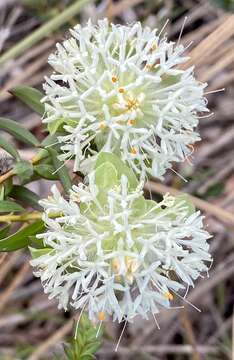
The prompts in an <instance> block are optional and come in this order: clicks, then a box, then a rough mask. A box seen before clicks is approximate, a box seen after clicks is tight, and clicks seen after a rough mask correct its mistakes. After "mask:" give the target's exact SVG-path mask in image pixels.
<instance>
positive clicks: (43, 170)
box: [34, 164, 58, 180]
mask: <svg viewBox="0 0 234 360" xmlns="http://www.w3.org/2000/svg"><path fill="white" fill-rule="evenodd" d="M34 171H35V172H36V173H37V174H38V175H39V176H40V177H42V178H43V179H47V180H58V175H57V174H53V172H54V167H53V166H52V165H50V164H40V165H35V166H34Z"/></svg>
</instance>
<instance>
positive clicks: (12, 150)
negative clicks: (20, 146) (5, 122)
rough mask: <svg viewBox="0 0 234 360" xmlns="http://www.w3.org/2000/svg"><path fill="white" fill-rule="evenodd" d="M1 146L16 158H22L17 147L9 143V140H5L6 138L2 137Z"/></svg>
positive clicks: (0, 139)
mask: <svg viewBox="0 0 234 360" xmlns="http://www.w3.org/2000/svg"><path fill="white" fill-rule="evenodd" d="M0 147H1V148H2V149H4V150H5V151H6V152H8V154H10V155H11V156H13V158H15V159H16V160H20V155H19V153H18V151H17V150H16V148H15V147H14V146H13V145H11V143H9V141H7V140H5V139H4V138H2V137H0Z"/></svg>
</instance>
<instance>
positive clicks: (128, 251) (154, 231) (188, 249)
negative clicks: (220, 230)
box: [32, 154, 211, 321]
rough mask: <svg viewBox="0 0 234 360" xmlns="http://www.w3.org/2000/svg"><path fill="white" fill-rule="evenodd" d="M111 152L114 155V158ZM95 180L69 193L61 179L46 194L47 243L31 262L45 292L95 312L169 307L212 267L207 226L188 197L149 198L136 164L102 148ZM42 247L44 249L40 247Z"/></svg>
mask: <svg viewBox="0 0 234 360" xmlns="http://www.w3.org/2000/svg"><path fill="white" fill-rule="evenodd" d="M109 160H110V161H109ZM88 180H89V181H88V185H84V184H79V185H78V186H73V189H72V190H71V193H70V197H69V199H68V200H65V199H64V198H63V197H62V196H61V194H60V193H59V191H58V190H57V188H56V187H55V186H53V187H52V197H50V198H49V199H48V200H43V201H41V205H42V206H43V207H44V215H43V219H44V221H45V224H46V226H47V230H46V232H45V233H43V234H40V235H38V236H37V237H38V238H39V239H42V240H43V243H44V246H45V248H44V249H41V250H36V249H32V254H33V256H34V259H33V260H32V265H33V266H35V267H36V268H37V270H36V271H35V274H36V275H37V276H39V277H41V281H42V284H43V286H44V289H45V292H46V293H48V294H49V296H50V298H57V299H58V300H59V306H60V307H62V308H64V309H67V307H68V305H69V303H70V304H71V305H72V306H73V307H74V308H75V309H81V308H83V307H85V308H86V309H87V310H88V313H89V317H90V318H91V319H95V320H98V319H99V320H100V319H101V321H103V320H104V318H105V316H106V315H110V316H113V319H114V320H116V319H117V320H118V321H121V320H122V319H126V320H128V321H131V320H132V319H133V318H134V317H135V316H136V315H141V316H142V317H143V318H147V317H148V315H149V314H150V313H153V314H154V313H157V312H158V311H159V309H160V308H161V307H167V308H168V307H170V303H171V301H172V300H173V294H174V293H177V292H178V291H180V290H182V289H183V288H185V286H194V280H196V279H197V278H198V277H199V276H200V275H201V273H202V272H204V271H207V270H208V267H207V262H209V261H210V260H211V257H210V255H209V253H208V249H209V245H208V243H207V239H208V238H209V237H210V235H209V234H208V232H207V231H206V230H204V229H203V225H202V217H201V216H200V213H199V212H194V209H193V207H192V206H191V204H189V203H188V201H187V200H185V199H184V198H174V197H171V196H169V195H166V196H164V198H163V200H162V201H161V202H159V203H156V202H155V201H152V200H145V199H144V197H143V195H142V188H141V186H140V185H137V182H136V179H135V177H134V175H133V174H132V173H131V171H130V170H129V169H128V168H126V167H125V165H124V164H122V163H121V161H120V160H118V159H117V158H115V157H114V156H111V154H102V155H100V157H99V160H98V163H97V165H96V170H95V171H94V172H93V173H92V174H91V175H90V176H89V177H88ZM38 251H39V253H38Z"/></svg>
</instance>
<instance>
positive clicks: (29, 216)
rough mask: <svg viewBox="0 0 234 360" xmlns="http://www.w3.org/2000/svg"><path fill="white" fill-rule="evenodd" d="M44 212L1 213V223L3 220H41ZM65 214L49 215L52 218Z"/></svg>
mask: <svg viewBox="0 0 234 360" xmlns="http://www.w3.org/2000/svg"><path fill="white" fill-rule="evenodd" d="M42 215H43V213H42V212H40V211H33V212H30V213H28V212H25V213H22V214H19V215H14V214H7V215H0V223H2V222H25V221H26V222H27V221H30V220H40V219H41V218H42ZM61 216H63V213H61V212H57V213H52V214H49V217H50V218H51V219H54V218H57V217H61Z"/></svg>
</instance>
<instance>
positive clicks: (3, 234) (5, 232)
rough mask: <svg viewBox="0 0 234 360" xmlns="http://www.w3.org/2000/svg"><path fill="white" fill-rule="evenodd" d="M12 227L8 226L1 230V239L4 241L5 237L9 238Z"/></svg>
mask: <svg viewBox="0 0 234 360" xmlns="http://www.w3.org/2000/svg"><path fill="white" fill-rule="evenodd" d="M10 227H11V225H10V224H7V225H5V226H2V227H1V228H0V239H3V238H4V237H6V236H7V234H8V233H9V230H10Z"/></svg>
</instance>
